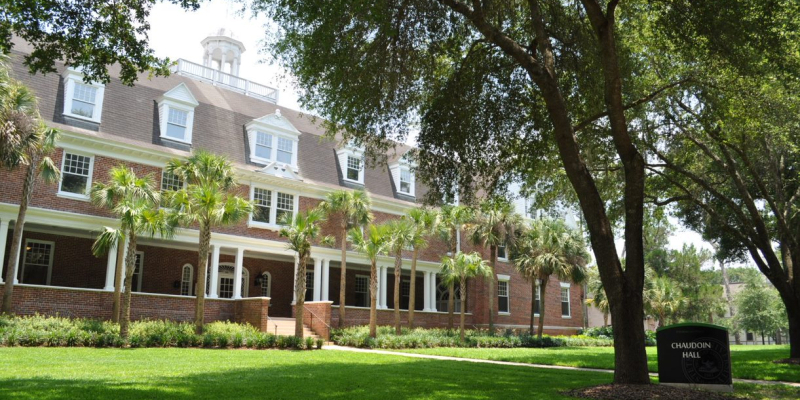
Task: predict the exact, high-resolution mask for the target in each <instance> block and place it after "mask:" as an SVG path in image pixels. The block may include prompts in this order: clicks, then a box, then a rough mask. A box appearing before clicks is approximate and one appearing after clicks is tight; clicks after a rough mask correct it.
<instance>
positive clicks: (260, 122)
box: [245, 112, 302, 173]
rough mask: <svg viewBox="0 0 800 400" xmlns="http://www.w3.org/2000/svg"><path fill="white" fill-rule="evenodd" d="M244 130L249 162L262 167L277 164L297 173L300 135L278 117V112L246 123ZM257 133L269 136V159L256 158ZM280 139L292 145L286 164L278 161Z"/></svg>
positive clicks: (286, 121) (285, 120)
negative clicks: (289, 158) (290, 154)
mask: <svg viewBox="0 0 800 400" xmlns="http://www.w3.org/2000/svg"><path fill="white" fill-rule="evenodd" d="M245 130H246V131H247V141H248V147H249V148H250V161H251V162H254V163H257V164H262V165H267V164H270V163H272V162H277V163H278V164H280V165H286V166H289V167H291V169H292V171H293V172H295V173H296V172H298V169H297V157H298V154H297V152H298V150H299V148H300V146H299V143H300V139H299V137H300V135H301V134H302V133H301V132H300V131H298V130H297V128H295V127H294V125H292V123H291V122H289V120H287V119H286V118H285V117H283V116H282V115H280V113H279V112H276V113H274V114H268V115H265V116H263V117H261V118H256V119H254V120H252V121H250V122H248V123H247V124H245ZM259 132H260V133H264V134H266V135H270V136H271V138H270V155H269V158H264V157H258V156H256V151H255V149H256V139H257V136H258V133H259ZM280 139H285V140H289V141H290V142H291V143H292V158H291V160H290V162H288V163H285V162H279V161H278V143H279V142H280Z"/></svg>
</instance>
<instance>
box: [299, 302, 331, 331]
mask: <svg viewBox="0 0 800 400" xmlns="http://www.w3.org/2000/svg"><path fill="white" fill-rule="evenodd" d="M303 309H304V310H306V311H308V312H309V314H311V324H309V327H308V328H309V329H311V331H312V332H313V331H314V318H315V317H316V318H317V319H318V320H320V321H321V322H322V323H323V324H324V325H325V326H327V327H328V331H329V332H330V330H331V326H330V325H328V323H327V322H325V320H324V319H322V318H320V317H319V316H318V315H317V314H315V313H314V312H313V311H311V310H310V309H309V308H308V307H306V305H305V304H303Z"/></svg>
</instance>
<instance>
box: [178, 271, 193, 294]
mask: <svg viewBox="0 0 800 400" xmlns="http://www.w3.org/2000/svg"><path fill="white" fill-rule="evenodd" d="M186 267H189V282H186V281H185V280H184V279H183V278H184V274H183V272H184V270H186ZM184 283H188V284H189V285H188V287H189V293H188V294H183V284H184ZM193 283H194V266H192V264H189V263H186V264H183V267H181V287H180V289H181V296H191V295H192V292H193V290H192V289H193V288H194V285H193Z"/></svg>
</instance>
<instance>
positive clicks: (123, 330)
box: [119, 229, 136, 339]
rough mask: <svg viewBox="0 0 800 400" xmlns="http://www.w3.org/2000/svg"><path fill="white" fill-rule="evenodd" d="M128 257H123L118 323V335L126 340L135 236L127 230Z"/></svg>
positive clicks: (134, 258) (134, 269)
mask: <svg viewBox="0 0 800 400" xmlns="http://www.w3.org/2000/svg"><path fill="white" fill-rule="evenodd" d="M128 235H129V238H128V256H127V257H125V295H124V296H123V300H122V313H121V314H122V316H121V318H120V322H119V335H120V336H121V337H122V338H123V339H127V338H128V326H129V325H130V322H131V291H132V289H133V288H132V286H133V274H134V272H136V236H135V234H134V232H133V229H129V230H128Z"/></svg>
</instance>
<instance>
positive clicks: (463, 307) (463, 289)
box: [459, 277, 467, 343]
mask: <svg viewBox="0 0 800 400" xmlns="http://www.w3.org/2000/svg"><path fill="white" fill-rule="evenodd" d="M460 288H461V312H460V314H461V321H460V322H459V330H460V332H461V333H460V334H459V336H460V337H461V343H464V315H465V313H466V309H467V296H464V293H467V279H466V278H464V277H462V278H461V285H460Z"/></svg>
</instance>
